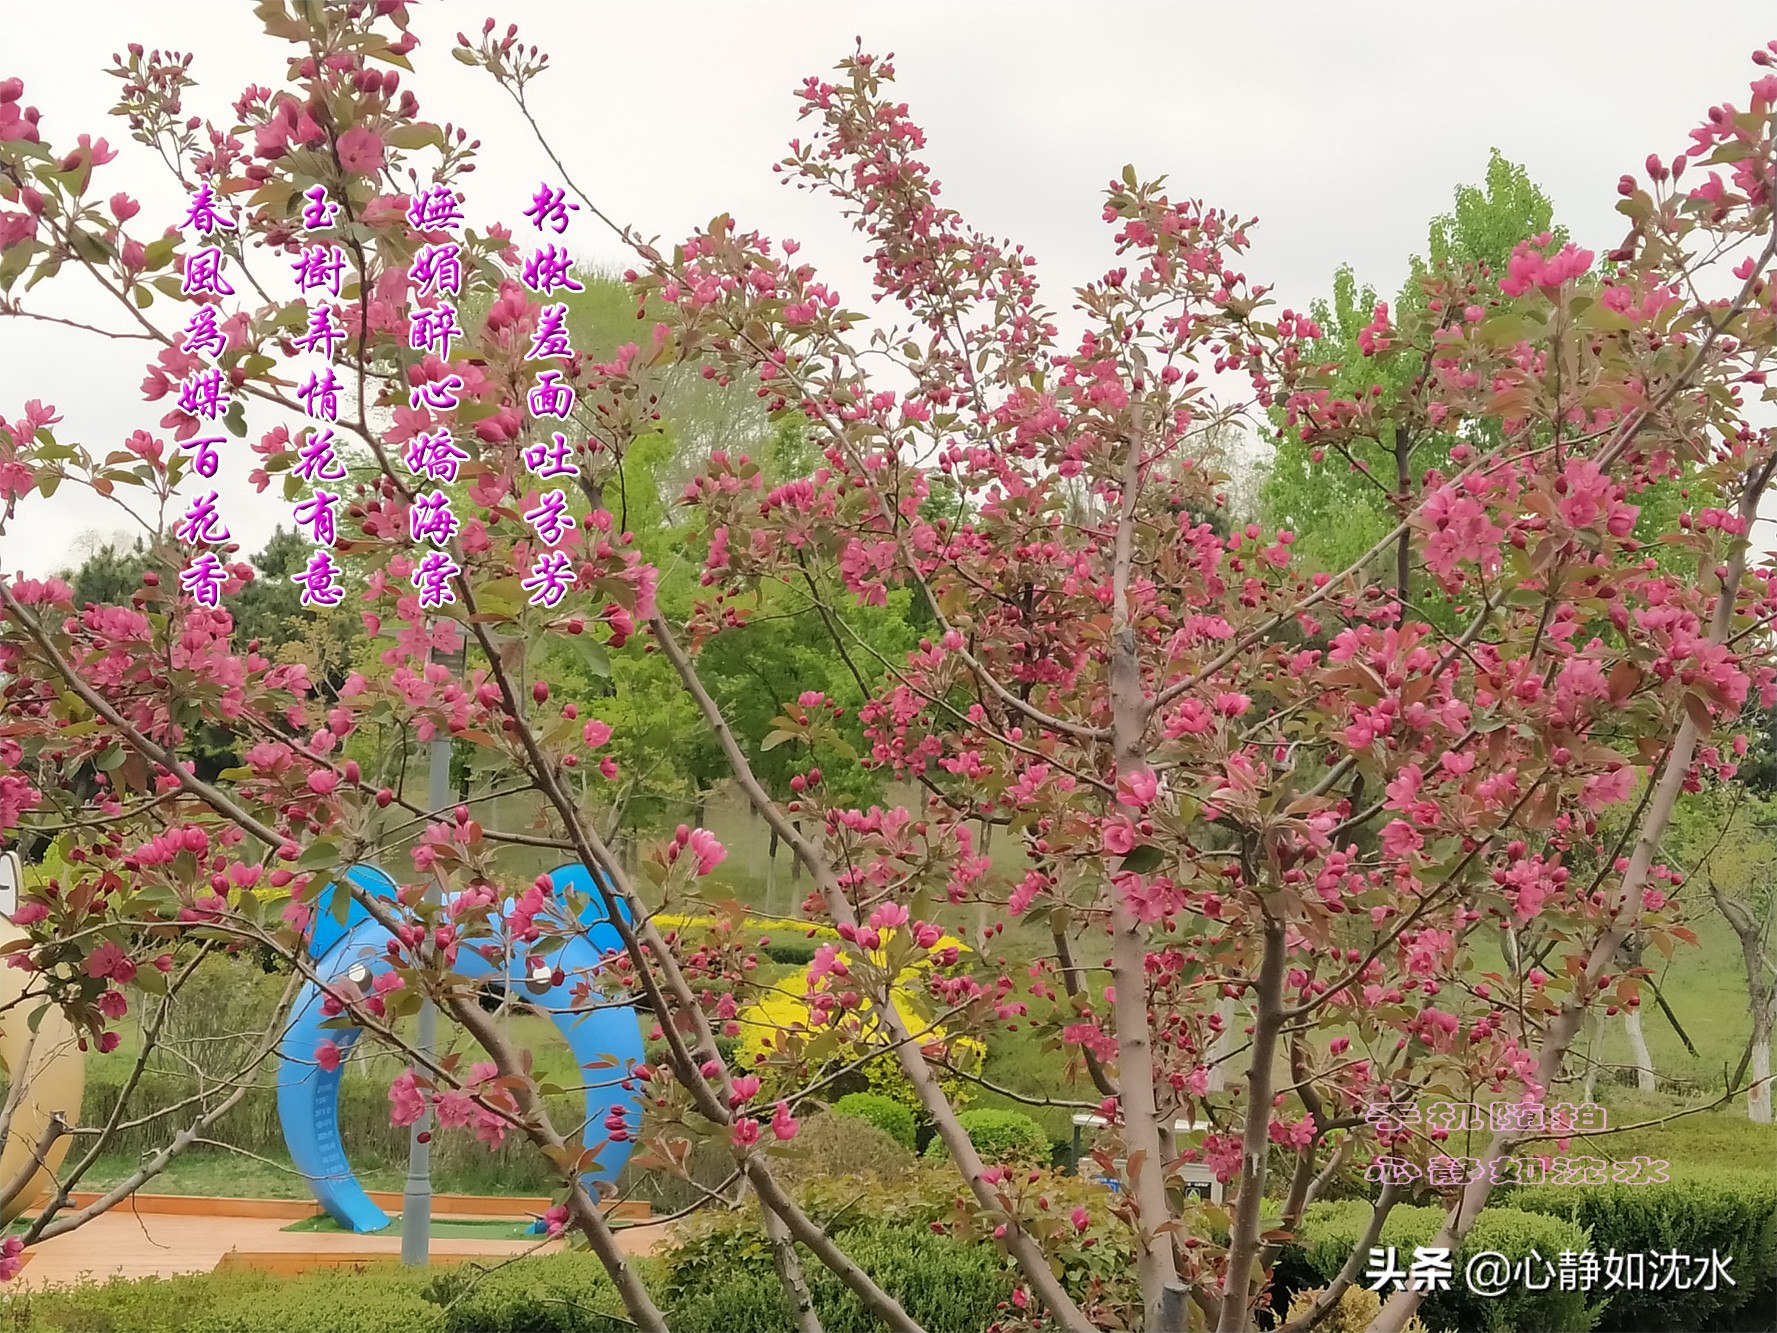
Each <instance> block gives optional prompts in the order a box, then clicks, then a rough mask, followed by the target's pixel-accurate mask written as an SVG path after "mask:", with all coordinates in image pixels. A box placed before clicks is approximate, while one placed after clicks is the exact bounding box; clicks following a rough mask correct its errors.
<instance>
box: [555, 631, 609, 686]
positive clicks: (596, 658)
mask: <svg viewBox="0 0 1777 1333" xmlns="http://www.w3.org/2000/svg"><path fill="white" fill-rule="evenodd" d="M566 637H567V641H568V647H569V648H571V649H573V651H574V653H575V654H576V655H577V656H578V657H579V658H580V664H581V665H582V666H584V667H585V668H586V669H587V670H588V671H590V672H591V673H592V674H593V675H595V676H599V677H601V678H604V679H609V678H610V675H611V657H610V654H609V653H607V652H606V651H605V645H604V644H602V643H600V642H599V641H598V640H597V639H595V638H593V637H592V635H590V634H569V635H567V636H566Z"/></svg>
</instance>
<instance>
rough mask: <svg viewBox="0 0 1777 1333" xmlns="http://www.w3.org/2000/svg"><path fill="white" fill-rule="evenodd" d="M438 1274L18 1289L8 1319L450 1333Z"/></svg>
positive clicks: (137, 1331) (213, 1276)
mask: <svg viewBox="0 0 1777 1333" xmlns="http://www.w3.org/2000/svg"><path fill="white" fill-rule="evenodd" d="M429 1276H430V1275H429V1274H427V1273H425V1272H422V1271H413V1270H408V1271H403V1270H402V1269H401V1268H400V1266H399V1265H396V1264H389V1265H382V1264H379V1265H377V1266H376V1268H374V1269H370V1270H364V1271H361V1272H353V1271H338V1270H335V1271H331V1272H318V1273H312V1274H305V1275H304V1276H302V1277H297V1278H276V1277H272V1276H270V1275H268V1274H265V1273H254V1272H245V1271H234V1272H221V1273H192V1274H187V1275H185V1276H183V1277H171V1278H155V1277H149V1278H127V1279H125V1278H120V1279H114V1280H112V1281H110V1282H102V1283H94V1282H86V1283H80V1284H78V1285H75V1286H71V1287H61V1288H52V1289H50V1290H47V1291H36V1292H32V1291H21V1292H15V1293H11V1294H9V1295H8V1296H7V1297H6V1305H5V1313H4V1316H3V1319H4V1324H5V1326H6V1327H7V1328H8V1329H9V1330H12V1331H13V1333H288V1331H289V1330H292V1329H307V1330H315V1331H316V1333H320V1331H321V1330H325V1333H444V1330H445V1325H444V1312H443V1311H442V1309H441V1308H440V1307H439V1306H438V1305H436V1304H434V1303H432V1302H430V1301H428V1300H427V1299H426V1297H425V1294H424V1288H425V1282H426V1280H427V1278H428V1277H429ZM489 1333H500V1330H497V1329H491V1328H490V1330H489Z"/></svg>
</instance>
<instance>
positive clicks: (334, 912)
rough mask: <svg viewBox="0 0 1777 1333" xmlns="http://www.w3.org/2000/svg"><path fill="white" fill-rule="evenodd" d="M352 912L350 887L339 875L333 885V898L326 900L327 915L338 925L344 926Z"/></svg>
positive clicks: (349, 883) (348, 882) (343, 877)
mask: <svg viewBox="0 0 1777 1333" xmlns="http://www.w3.org/2000/svg"><path fill="white" fill-rule="evenodd" d="M351 910H352V885H351V882H350V881H349V880H347V879H346V878H345V876H343V875H341V876H340V877H339V878H338V879H337V880H335V881H334V883H333V896H332V897H331V898H329V899H328V900H327V914H328V915H329V916H331V917H332V918H333V920H334V921H335V922H336V923H337V924H339V925H342V926H343V925H345V923H346V916H347V915H348V914H349V913H350V912H351Z"/></svg>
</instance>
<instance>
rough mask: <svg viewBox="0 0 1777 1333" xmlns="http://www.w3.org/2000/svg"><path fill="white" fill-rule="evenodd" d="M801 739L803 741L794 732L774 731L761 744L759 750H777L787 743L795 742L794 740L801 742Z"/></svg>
mask: <svg viewBox="0 0 1777 1333" xmlns="http://www.w3.org/2000/svg"><path fill="white" fill-rule="evenodd" d="M800 739H801V737H799V736H798V735H797V734H796V733H795V732H793V731H774V732H772V733H771V734H770V735H768V736H767V737H766V738H765V739H764V740H763V741H762V742H760V744H759V748H760V749H761V750H775V749H777V747H778V746H780V745H782V744H783V743H784V742H785V741H794V740H800Z"/></svg>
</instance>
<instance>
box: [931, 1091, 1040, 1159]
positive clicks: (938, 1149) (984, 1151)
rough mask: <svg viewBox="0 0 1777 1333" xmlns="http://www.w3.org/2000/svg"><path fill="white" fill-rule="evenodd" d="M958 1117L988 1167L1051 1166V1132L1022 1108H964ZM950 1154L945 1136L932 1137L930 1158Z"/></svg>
mask: <svg viewBox="0 0 1777 1333" xmlns="http://www.w3.org/2000/svg"><path fill="white" fill-rule="evenodd" d="M956 1119H957V1123H958V1124H959V1125H961V1126H962V1127H963V1130H964V1132H965V1133H967V1134H968V1136H969V1142H970V1143H972V1144H974V1145H975V1151H976V1152H978V1153H980V1154H981V1160H982V1161H984V1162H986V1163H987V1164H988V1165H989V1166H1000V1165H1015V1166H1031V1167H1037V1166H1047V1165H1049V1135H1048V1134H1047V1133H1045V1132H1044V1130H1043V1127H1042V1126H1041V1125H1039V1124H1038V1123H1037V1122H1036V1121H1034V1120H1032V1119H1031V1118H1030V1117H1029V1116H1027V1115H1025V1114H1024V1113H1023V1112H1022V1111H1001V1110H997V1109H995V1108H993V1107H989V1106H983V1107H979V1108H977V1109H976V1110H973V1111H963V1112H961V1113H960V1114H959V1115H958V1116H957V1117H956ZM949 1155H950V1150H949V1149H948V1148H946V1147H945V1146H944V1140H943V1139H933V1140H932V1141H931V1142H930V1143H928V1144H927V1145H926V1156H927V1157H948V1156H949Z"/></svg>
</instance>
